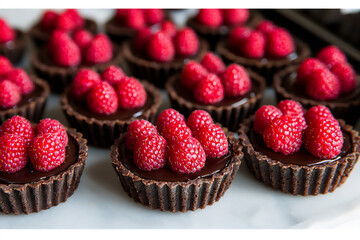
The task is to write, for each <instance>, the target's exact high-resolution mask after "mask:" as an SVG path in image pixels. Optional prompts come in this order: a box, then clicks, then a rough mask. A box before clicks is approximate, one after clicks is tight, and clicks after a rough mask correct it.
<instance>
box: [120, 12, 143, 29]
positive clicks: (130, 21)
mask: <svg viewBox="0 0 360 240" xmlns="http://www.w3.org/2000/svg"><path fill="white" fill-rule="evenodd" d="M124 23H125V26H127V27H129V28H132V29H136V30H139V29H142V28H143V27H145V26H146V22H145V16H144V13H143V11H142V10H140V9H128V11H127V13H126V16H125V19H124Z"/></svg>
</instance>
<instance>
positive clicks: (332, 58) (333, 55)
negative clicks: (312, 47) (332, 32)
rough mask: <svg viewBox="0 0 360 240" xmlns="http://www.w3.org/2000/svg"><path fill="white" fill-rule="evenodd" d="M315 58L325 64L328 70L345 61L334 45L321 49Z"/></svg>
mask: <svg viewBox="0 0 360 240" xmlns="http://www.w3.org/2000/svg"><path fill="white" fill-rule="evenodd" d="M316 58H317V59H319V60H320V61H322V62H323V63H324V64H326V65H327V66H328V68H331V67H332V66H334V65H335V63H343V62H346V61H347V60H346V56H345V54H344V53H343V52H342V51H341V50H340V49H339V48H337V47H336V46H334V45H330V46H327V47H324V48H323V49H321V50H320V51H319V52H318V54H317V55H316Z"/></svg>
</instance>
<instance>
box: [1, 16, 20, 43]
mask: <svg viewBox="0 0 360 240" xmlns="http://www.w3.org/2000/svg"><path fill="white" fill-rule="evenodd" d="M15 38H16V32H15V31H14V30H13V29H12V28H11V27H10V26H9V25H8V24H7V23H6V22H5V20H4V19H2V18H0V44H3V43H6V42H8V41H12V40H14V39H15Z"/></svg>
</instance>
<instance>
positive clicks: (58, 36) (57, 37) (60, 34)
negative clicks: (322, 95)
mask: <svg viewBox="0 0 360 240" xmlns="http://www.w3.org/2000/svg"><path fill="white" fill-rule="evenodd" d="M69 40H72V39H71V38H70V36H69V33H68V32H67V31H65V30H62V29H55V30H54V31H53V32H52V33H51V35H50V39H49V42H48V46H47V48H48V51H49V52H50V54H52V51H53V49H54V48H56V47H58V46H59V45H61V44H62V43H63V42H67V41H69Z"/></svg>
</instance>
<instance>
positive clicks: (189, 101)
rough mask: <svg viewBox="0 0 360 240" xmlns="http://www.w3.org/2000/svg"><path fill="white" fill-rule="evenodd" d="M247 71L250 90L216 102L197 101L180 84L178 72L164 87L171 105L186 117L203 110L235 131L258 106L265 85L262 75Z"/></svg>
mask: <svg viewBox="0 0 360 240" xmlns="http://www.w3.org/2000/svg"><path fill="white" fill-rule="evenodd" d="M247 72H248V74H249V77H250V79H251V81H252V88H251V91H250V92H249V93H247V94H246V95H245V96H241V97H235V98H231V97H227V96H225V98H224V100H222V101H221V102H219V103H216V104H202V103H198V102H197V101H196V100H195V99H194V97H193V96H192V93H190V92H189V91H188V90H186V89H185V88H184V87H182V86H181V84H180V74H176V75H174V76H172V77H171V78H170V79H169V81H168V82H167V83H166V85H165V88H166V92H167V94H168V96H169V98H170V102H171V105H172V107H173V108H175V109H176V110H178V111H179V112H181V113H182V114H184V115H185V117H186V118H187V117H188V116H190V114H191V113H192V112H193V111H194V110H197V109H201V110H205V111H207V112H208V113H210V115H211V117H212V118H213V119H214V121H215V122H220V123H221V124H222V125H223V126H224V127H227V128H229V130H230V131H235V130H237V129H238V126H239V123H240V122H241V121H242V120H243V119H245V118H247V117H249V116H250V115H251V114H253V113H254V112H255V110H256V109H258V108H259V106H260V103H261V100H262V98H263V95H264V91H265V87H266V82H265V79H264V78H263V77H261V76H259V75H258V74H256V73H254V72H251V71H247Z"/></svg>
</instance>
